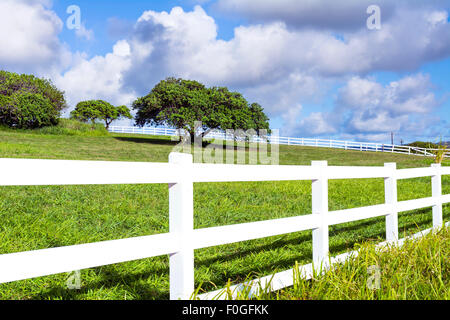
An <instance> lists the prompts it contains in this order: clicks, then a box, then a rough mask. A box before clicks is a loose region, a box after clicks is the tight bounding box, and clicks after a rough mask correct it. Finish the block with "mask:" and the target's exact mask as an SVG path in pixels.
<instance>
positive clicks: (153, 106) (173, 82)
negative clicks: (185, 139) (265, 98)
mask: <svg viewBox="0 0 450 320" xmlns="http://www.w3.org/2000/svg"><path fill="white" fill-rule="evenodd" d="M132 107H133V109H135V110H137V114H136V118H135V119H136V125H138V126H144V125H146V124H150V125H168V126H171V127H175V128H177V129H184V130H186V131H187V132H188V133H189V134H190V136H191V141H194V139H195V138H199V137H203V136H205V135H207V134H208V133H209V132H210V131H211V130H214V129H219V130H226V129H234V130H236V129H242V130H248V129H254V130H255V131H256V132H257V133H258V132H259V130H261V129H266V130H269V118H268V117H267V116H266V115H265V114H264V111H263V108H262V107H261V106H260V105H259V104H257V103H252V104H249V103H248V102H247V100H245V98H244V97H243V96H242V94H240V93H238V92H231V91H229V90H228V88H226V87H212V88H207V87H205V86H204V85H203V84H201V83H199V82H197V81H193V80H184V79H175V78H167V79H165V80H162V81H160V82H159V83H158V84H157V85H156V86H155V87H154V88H153V89H152V91H151V92H150V93H149V94H148V95H146V96H144V97H141V98H138V99H137V100H136V101H134V103H133V106H132ZM197 121H201V123H202V126H203V127H202V129H203V130H202V132H198V130H197V129H199V128H196V127H195V122H197Z"/></svg>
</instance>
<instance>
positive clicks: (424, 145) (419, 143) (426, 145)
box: [407, 141, 439, 149]
mask: <svg viewBox="0 0 450 320" xmlns="http://www.w3.org/2000/svg"><path fill="white" fill-rule="evenodd" d="M407 146H411V147H417V148H425V149H436V148H437V147H438V146H439V145H438V144H435V143H433V142H425V141H415V142H412V143H410V144H407Z"/></svg>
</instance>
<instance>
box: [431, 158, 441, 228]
mask: <svg viewBox="0 0 450 320" xmlns="http://www.w3.org/2000/svg"><path fill="white" fill-rule="evenodd" d="M431 167H433V168H435V170H436V174H435V175H433V176H431V195H432V197H433V198H435V199H436V200H435V201H436V202H435V205H434V206H433V228H435V229H438V228H440V227H442V223H443V219H442V199H441V196H442V178H441V164H440V163H433V164H432V165H431Z"/></svg>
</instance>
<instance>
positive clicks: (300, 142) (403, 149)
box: [108, 126, 450, 158]
mask: <svg viewBox="0 0 450 320" xmlns="http://www.w3.org/2000/svg"><path fill="white" fill-rule="evenodd" d="M108 130H109V131H110V132H114V133H129V134H146V135H155V136H180V135H183V133H180V132H179V130H177V129H171V128H155V127H142V128H139V127H118V126H111V127H110V128H109V129H108ZM206 138H212V139H222V140H227V139H229V137H227V136H226V135H225V134H224V133H223V132H219V131H212V132H210V133H209V134H208V135H207V136H206ZM255 138H256V140H258V138H257V137H255ZM268 140H269V142H270V143H276V144H280V145H290V146H308V147H325V148H337V149H344V150H357V151H372V152H389V153H402V154H409V155H416V156H430V157H434V154H433V151H436V150H437V149H430V148H419V147H412V146H399V145H391V144H383V143H371V142H355V141H342V140H327V139H314V138H293V137H273V139H272V137H271V136H268ZM445 157H446V158H448V157H450V151H447V152H446V154H445Z"/></svg>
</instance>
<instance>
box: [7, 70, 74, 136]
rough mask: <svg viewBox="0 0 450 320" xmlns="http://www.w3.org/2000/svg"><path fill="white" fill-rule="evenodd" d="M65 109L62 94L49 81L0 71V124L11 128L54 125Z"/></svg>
mask: <svg viewBox="0 0 450 320" xmlns="http://www.w3.org/2000/svg"><path fill="white" fill-rule="evenodd" d="M66 107H67V105H66V101H65V98H64V92H62V91H60V90H58V89H57V88H56V87H55V86H54V85H53V84H52V82H51V81H50V80H47V79H39V78H37V77H35V76H33V75H26V74H21V75H19V74H17V73H13V72H7V71H1V70H0V124H4V125H8V126H10V127H15V128H38V127H43V126H51V125H56V124H58V120H59V117H60V114H61V111H62V110H63V109H65V108H66Z"/></svg>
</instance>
